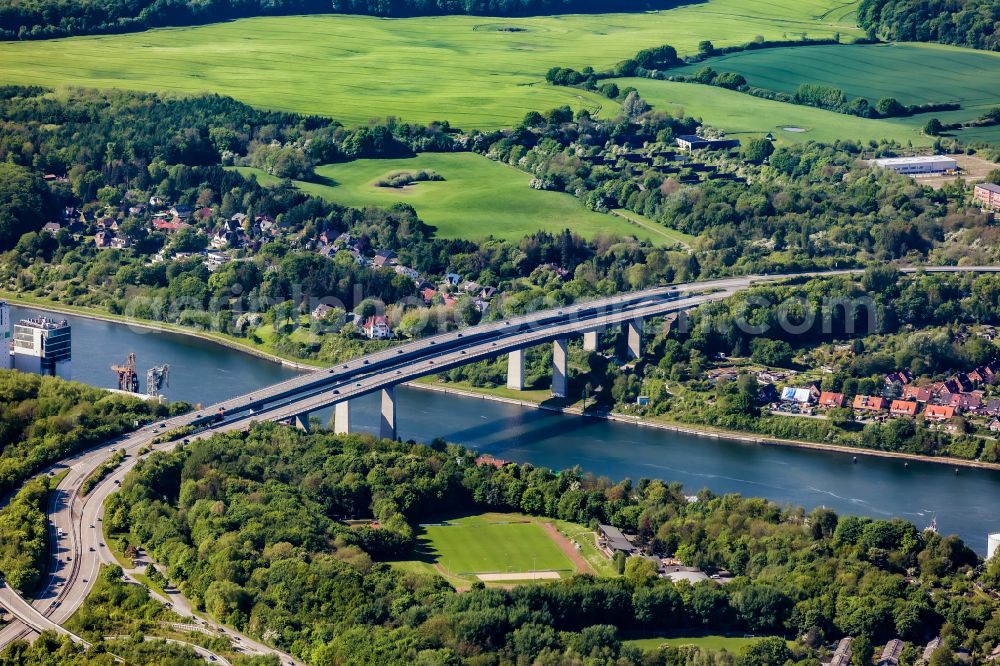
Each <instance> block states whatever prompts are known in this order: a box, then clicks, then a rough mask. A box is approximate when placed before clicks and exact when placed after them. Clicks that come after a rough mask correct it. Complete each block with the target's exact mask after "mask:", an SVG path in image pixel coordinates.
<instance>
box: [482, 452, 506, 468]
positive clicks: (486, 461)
mask: <svg viewBox="0 0 1000 666" xmlns="http://www.w3.org/2000/svg"><path fill="white" fill-rule="evenodd" d="M510 464H511V462H510V461H509V460H504V459H503V458H495V457H493V456H491V455H490V454H488V453H484V454H483V455H481V456H478V457H477V458H476V465H488V466H490V467H493V468H496V469H501V468H503V467H506V466H507V465H510Z"/></svg>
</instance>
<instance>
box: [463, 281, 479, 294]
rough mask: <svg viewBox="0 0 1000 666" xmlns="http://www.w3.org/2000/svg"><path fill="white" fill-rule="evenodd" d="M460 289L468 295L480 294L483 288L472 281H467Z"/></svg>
mask: <svg viewBox="0 0 1000 666" xmlns="http://www.w3.org/2000/svg"><path fill="white" fill-rule="evenodd" d="M458 288H459V289H460V290H462V291H464V292H465V293H467V294H471V293H473V292H478V291H479V290H480V289H482V287H480V286H479V285H478V284H477V283H475V282H473V281H472V280H466V281H465V282H463V283H462V284H460V285H458Z"/></svg>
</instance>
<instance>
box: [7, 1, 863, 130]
mask: <svg viewBox="0 0 1000 666" xmlns="http://www.w3.org/2000/svg"><path fill="white" fill-rule="evenodd" d="M853 6H854V3H847V4H844V3H842V2H834V0H710V1H709V2H705V3H693V4H690V5H686V6H683V7H679V8H677V9H671V10H665V11H658V12H645V13H643V12H637V13H631V14H604V15H564V16H542V17H533V18H512V19H499V18H488V17H477V16H444V17H431V18H412V19H381V18H375V17H368V16H338V15H318V16H291V17H264V18H253V19H244V20H239V21H231V22H225V23H218V24H213V25H206V26H198V27H192V28H169V29H160V30H150V31H147V32H140V33H132V34H122V35H100V36H91V37H73V38H67V39H59V40H38V41H22V42H5V43H0V83H19V84H40V85H47V86H52V87H61V86H67V85H78V86H88V87H113V88H131V89H136V90H154V91H166V92H175V93H199V92H214V93H219V94H223V95H231V96H233V97H235V98H237V99H240V100H242V101H244V102H248V103H250V104H253V105H256V106H260V107H264V108H271V109H281V110H287V111H298V112H303V113H311V114H319V115H324V116H330V117H333V118H336V119H338V120H340V121H342V122H345V123H348V124H354V123H362V122H365V121H367V120H368V119H370V118H376V117H385V116H388V115H395V116H398V117H401V118H403V119H405V120H408V121H415V122H429V121H432V120H448V121H450V122H451V123H452V124H453V125H455V126H458V127H463V128H466V129H469V128H474V127H478V128H494V127H506V126H512V125H514V124H515V123H516V122H517V121H519V120H520V119H521V118H523V117H524V114H525V113H526V112H527V111H531V110H540V111H544V110H548V109H551V108H554V107H556V106H560V105H563V104H570V105H571V106H573V107H574V108H584V107H586V108H589V109H591V110H592V111H594V112H595V113H601V114H604V115H608V114H613V113H614V112H615V111H616V110H617V108H616V107H617V105H616V104H615V103H614V102H612V101H610V100H608V99H607V98H605V97H602V96H601V95H598V94H595V93H590V92H586V91H583V90H577V89H572V88H557V87H553V86H549V85H547V84H546V83H545V80H544V77H545V72H546V71H548V69H549V68H550V67H554V66H568V67H575V68H578V69H579V68H582V67H585V66H588V65H589V66H593V67H595V68H598V69H600V68H605V67H609V66H611V65H614V64H615V63H616V62H618V61H620V60H623V59H624V58H627V57H630V56H632V55H634V54H635V52H636V51H638V50H639V49H642V48H645V47H650V46H657V45H660V44H664V43H668V44H672V45H674V46H675V47H676V48H678V50H680V51H681V52H693V51H695V50H696V49H697V45H698V41H699V40H702V39H711V40H713V41H714V42H715V43H716V44H718V45H724V44H739V43H745V42H748V41H751V40H752V39H754V37H755V36H757V35H761V36H763V37H766V38H774V39H780V38H784V37H788V36H794V37H798V36H800V35H803V34H806V35H808V36H810V37H830V36H832V35H833V34H834V33H836V32H840V33H842V34H846V35H857V34H860V31H859V30H857V28H855V27H854V26H853V21H852V19H851V18H850V14H851V11H852V9H853Z"/></svg>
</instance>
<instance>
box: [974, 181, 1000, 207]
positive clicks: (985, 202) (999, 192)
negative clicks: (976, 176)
mask: <svg viewBox="0 0 1000 666" xmlns="http://www.w3.org/2000/svg"><path fill="white" fill-rule="evenodd" d="M972 196H973V197H974V198H975V199H976V201H978V202H979V203H980V204H982V206H983V208H1000V185H994V184H993V183H979V184H978V185H976V187H975V188H974V189H973V190H972Z"/></svg>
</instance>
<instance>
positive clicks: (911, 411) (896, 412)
mask: <svg viewBox="0 0 1000 666" xmlns="http://www.w3.org/2000/svg"><path fill="white" fill-rule="evenodd" d="M919 406H920V403H918V402H916V401H914V400H893V401H892V405H890V406H889V413H890V414H891V415H893V416H916V415H917V409H918V408H919Z"/></svg>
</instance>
